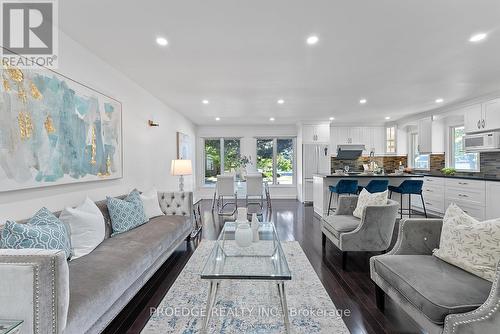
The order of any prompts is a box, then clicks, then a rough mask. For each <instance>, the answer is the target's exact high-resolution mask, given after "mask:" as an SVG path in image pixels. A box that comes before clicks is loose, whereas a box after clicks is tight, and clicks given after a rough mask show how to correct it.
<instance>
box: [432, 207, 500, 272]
mask: <svg viewBox="0 0 500 334" xmlns="http://www.w3.org/2000/svg"><path fill="white" fill-rule="evenodd" d="M433 254H434V255H435V256H437V257H438V258H440V259H441V260H443V261H446V262H448V263H450V264H452V265H454V266H457V267H459V268H462V269H463V270H465V271H468V272H470V273H472V274H474V275H477V276H479V277H482V278H484V279H487V280H488V281H491V282H493V279H494V278H495V272H496V267H497V264H498V261H500V218H499V219H492V220H487V221H484V222H479V221H477V220H476V219H474V218H472V217H471V216H469V215H467V214H466V213H465V212H463V211H462V209H460V208H459V207H458V206H457V205H456V204H454V203H452V204H451V205H450V206H449V207H448V209H447V210H446V213H445V215H444V218H443V228H442V230H441V240H440V242H439V249H435V250H434V251H433Z"/></svg>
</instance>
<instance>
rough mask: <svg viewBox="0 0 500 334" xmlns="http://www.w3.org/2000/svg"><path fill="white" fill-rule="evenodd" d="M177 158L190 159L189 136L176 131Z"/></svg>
mask: <svg viewBox="0 0 500 334" xmlns="http://www.w3.org/2000/svg"><path fill="white" fill-rule="evenodd" d="M177 159H184V160H192V159H191V138H190V137H189V135H187V134H185V133H182V132H177Z"/></svg>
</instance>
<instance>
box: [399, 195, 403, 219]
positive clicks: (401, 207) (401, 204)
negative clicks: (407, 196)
mask: <svg viewBox="0 0 500 334" xmlns="http://www.w3.org/2000/svg"><path fill="white" fill-rule="evenodd" d="M400 197H401V200H400V201H399V202H400V204H399V205H400V210H399V211H400V213H401V219H403V193H401V196H400Z"/></svg>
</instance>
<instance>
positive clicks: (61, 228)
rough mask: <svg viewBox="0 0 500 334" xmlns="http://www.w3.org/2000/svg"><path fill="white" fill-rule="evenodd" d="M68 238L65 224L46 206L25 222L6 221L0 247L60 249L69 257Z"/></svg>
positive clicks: (69, 244)
mask: <svg viewBox="0 0 500 334" xmlns="http://www.w3.org/2000/svg"><path fill="white" fill-rule="evenodd" d="M70 240H71V239H70V236H69V232H68V230H67V228H66V226H65V225H64V224H63V223H62V222H61V221H60V220H59V219H58V218H57V217H56V216H54V214H53V213H52V212H50V211H49V210H48V209H47V208H42V209H40V210H39V211H38V212H37V213H36V214H35V216H33V218H31V219H30V220H28V222H26V223H25V224H18V223H16V222H13V221H7V223H6V224H5V227H4V229H3V231H2V237H1V238H0V248H13V249H21V248H41V249H60V250H63V251H64V252H65V253H66V258H69V257H70V256H71V242H70Z"/></svg>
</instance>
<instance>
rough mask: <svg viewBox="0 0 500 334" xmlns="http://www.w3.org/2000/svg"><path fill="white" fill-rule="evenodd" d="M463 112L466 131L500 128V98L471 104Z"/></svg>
mask: <svg viewBox="0 0 500 334" xmlns="http://www.w3.org/2000/svg"><path fill="white" fill-rule="evenodd" d="M463 113H464V120H465V122H464V123H465V132H466V133H474V132H484V131H491V130H498V129H500V99H495V100H491V101H488V102H484V103H482V104H475V105H472V106H469V107H467V108H464V109H463Z"/></svg>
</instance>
